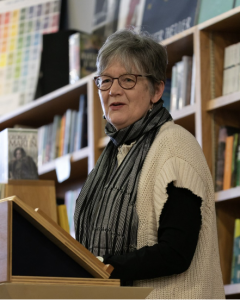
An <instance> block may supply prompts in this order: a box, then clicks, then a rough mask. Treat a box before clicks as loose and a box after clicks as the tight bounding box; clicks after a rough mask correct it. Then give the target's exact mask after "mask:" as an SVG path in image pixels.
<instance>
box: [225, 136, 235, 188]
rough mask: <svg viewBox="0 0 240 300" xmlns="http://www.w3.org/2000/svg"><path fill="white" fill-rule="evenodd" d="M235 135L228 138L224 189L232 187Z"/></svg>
mask: <svg viewBox="0 0 240 300" xmlns="http://www.w3.org/2000/svg"><path fill="white" fill-rule="evenodd" d="M232 151H233V135H231V136H228V137H227V138H226V150H225V164H224V177H223V190H227V189H230V188H231V175H232Z"/></svg>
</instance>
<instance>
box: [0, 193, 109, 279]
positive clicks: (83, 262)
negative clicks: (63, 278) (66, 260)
mask: <svg viewBox="0 0 240 300" xmlns="http://www.w3.org/2000/svg"><path fill="white" fill-rule="evenodd" d="M13 210H14V211H17V212H18V213H19V214H20V215H21V216H22V217H23V218H25V219H26V220H27V221H28V222H30V223H31V224H32V225H33V226H34V227H35V228H36V229H37V230H39V231H40V232H41V233H42V234H44V235H45V236H46V237H47V238H48V239H49V240H50V241H51V242H52V243H54V244H55V245H56V246H57V247H58V248H60V249H61V250H62V251H64V252H65V253H66V254H67V255H68V256H69V257H71V258H72V259H73V260H74V261H75V262H76V263H77V264H79V265H80V266H81V267H82V268H84V269H85V270H86V271H87V272H88V273H90V274H91V275H92V276H93V277H94V278H102V279H108V278H109V276H110V274H111V272H112V270H113V267H112V266H110V265H105V264H103V263H102V262H100V261H99V260H98V259H97V258H96V257H95V256H94V255H93V254H92V253H91V252H90V251H88V250H87V249H86V248H85V247H84V246H83V245H81V244H80V243H79V242H77V241H76V240H75V239H74V238H73V237H71V236H70V235H69V234H68V233H67V232H66V231H65V230H63V229H62V228H61V227H60V226H59V225H58V224H57V223H55V222H54V221H53V220H52V219H50V218H49V217H48V216H47V215H46V214H45V213H43V212H42V211H40V210H39V209H33V208H32V207H30V206H29V205H27V204H26V203H24V202H23V201H21V200H20V199H19V198H18V197H17V196H12V197H8V198H5V199H1V200H0V211H8V215H9V214H10V215H11V218H12V216H13V213H12V211H13ZM7 223H8V226H10V227H11V226H12V222H9V221H8V222H7ZM0 230H1V228H0ZM10 230H12V228H11V229H10Z"/></svg>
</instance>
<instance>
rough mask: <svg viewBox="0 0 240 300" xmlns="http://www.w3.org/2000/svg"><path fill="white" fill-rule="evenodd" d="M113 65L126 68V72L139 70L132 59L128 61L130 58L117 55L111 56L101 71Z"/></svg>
mask: <svg viewBox="0 0 240 300" xmlns="http://www.w3.org/2000/svg"><path fill="white" fill-rule="evenodd" d="M114 65H121V66H122V67H123V68H125V69H126V72H127V73H136V72H138V71H139V70H138V68H137V67H136V66H135V64H134V62H133V61H130V59H125V60H123V59H121V58H119V57H113V58H112V59H110V60H109V61H108V63H107V64H106V66H105V68H104V70H103V71H105V70H106V69H108V68H110V67H112V66H114Z"/></svg>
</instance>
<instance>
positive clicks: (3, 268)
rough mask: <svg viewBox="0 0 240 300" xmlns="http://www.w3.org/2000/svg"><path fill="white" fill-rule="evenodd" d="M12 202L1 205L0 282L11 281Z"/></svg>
mask: <svg viewBox="0 0 240 300" xmlns="http://www.w3.org/2000/svg"><path fill="white" fill-rule="evenodd" d="M10 231H11V203H9V202H4V203H2V204H1V206H0V282H4V281H10V272H9V271H10V241H11V233H10Z"/></svg>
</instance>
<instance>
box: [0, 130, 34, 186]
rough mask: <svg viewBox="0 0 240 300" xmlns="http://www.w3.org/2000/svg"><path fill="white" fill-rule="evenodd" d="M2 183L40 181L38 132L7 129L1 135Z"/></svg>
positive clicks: (0, 172) (0, 170) (0, 174)
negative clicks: (9, 181) (9, 180)
mask: <svg viewBox="0 0 240 300" xmlns="http://www.w3.org/2000/svg"><path fill="white" fill-rule="evenodd" d="M0 142H1V147H0V148H1V151H0V155H1V156H0V158H1V159H0V160H1V162H0V167H1V168H0V182H1V183H7V182H8V179H33V180H34V179H38V168H37V162H38V130H37V129H20V128H18V129H14V128H7V129H5V130H3V131H2V132H1V133H0Z"/></svg>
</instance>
